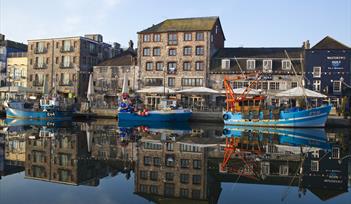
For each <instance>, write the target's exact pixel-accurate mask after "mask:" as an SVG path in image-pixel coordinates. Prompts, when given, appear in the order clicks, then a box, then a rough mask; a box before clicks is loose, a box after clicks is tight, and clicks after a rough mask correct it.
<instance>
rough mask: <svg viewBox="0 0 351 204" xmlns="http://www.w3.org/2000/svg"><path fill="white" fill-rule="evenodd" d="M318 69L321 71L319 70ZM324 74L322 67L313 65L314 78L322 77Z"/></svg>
mask: <svg viewBox="0 0 351 204" xmlns="http://www.w3.org/2000/svg"><path fill="white" fill-rule="evenodd" d="M317 69H318V70H319V71H317ZM321 75H322V67H313V78H321Z"/></svg>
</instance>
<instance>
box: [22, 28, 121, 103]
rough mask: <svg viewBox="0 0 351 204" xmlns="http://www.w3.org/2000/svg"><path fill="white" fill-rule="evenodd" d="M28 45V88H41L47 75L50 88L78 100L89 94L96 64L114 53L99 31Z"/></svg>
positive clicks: (34, 42) (32, 41) (29, 41)
mask: <svg viewBox="0 0 351 204" xmlns="http://www.w3.org/2000/svg"><path fill="white" fill-rule="evenodd" d="M28 47H29V49H28V87H30V88H32V87H34V88H36V90H38V91H40V90H41V89H42V86H43V82H44V76H46V79H47V83H48V85H49V90H50V91H53V90H54V88H56V91H57V92H58V93H59V94H61V95H63V96H65V97H79V99H84V98H85V97H86V92H87V87H88V81H89V73H90V72H92V69H93V66H94V65H96V64H98V63H100V62H101V61H103V60H105V59H108V58H111V57H112V53H115V52H113V50H114V48H113V47H112V46H111V45H110V44H107V43H104V42H103V38H102V36H101V35H99V34H94V35H85V36H84V37H80V36H78V37H65V38H51V39H39V40H28Z"/></svg>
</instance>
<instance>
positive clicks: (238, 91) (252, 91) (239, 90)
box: [221, 87, 262, 96]
mask: <svg viewBox="0 0 351 204" xmlns="http://www.w3.org/2000/svg"><path fill="white" fill-rule="evenodd" d="M245 90H246V87H242V88H237V89H233V91H234V93H235V94H238V95H239V94H243V93H244V91H245ZM221 93H223V94H225V93H226V91H225V90H222V91H221ZM261 94H262V90H261V89H250V91H249V93H248V94H247V95H253V96H256V95H261Z"/></svg>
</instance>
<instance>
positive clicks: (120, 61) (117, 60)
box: [95, 51, 136, 66]
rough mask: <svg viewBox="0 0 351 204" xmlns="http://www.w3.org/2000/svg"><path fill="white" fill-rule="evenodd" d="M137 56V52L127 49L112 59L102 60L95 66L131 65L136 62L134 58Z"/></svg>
mask: <svg viewBox="0 0 351 204" xmlns="http://www.w3.org/2000/svg"><path fill="white" fill-rule="evenodd" d="M135 57H136V54H135V53H134V52H131V51H125V52H123V53H121V54H120V55H118V56H116V57H113V58H111V59H107V60H105V61H102V62H100V63H99V64H97V65H95V66H130V65H134V64H135V60H133V58H135Z"/></svg>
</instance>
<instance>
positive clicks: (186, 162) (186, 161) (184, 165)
mask: <svg viewBox="0 0 351 204" xmlns="http://www.w3.org/2000/svg"><path fill="white" fill-rule="evenodd" d="M189 163H190V162H189V159H181V160H180V167H181V168H189Z"/></svg>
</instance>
